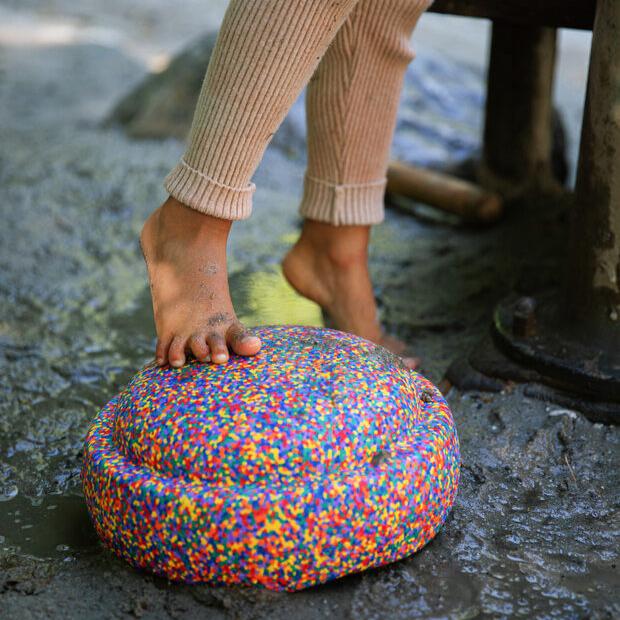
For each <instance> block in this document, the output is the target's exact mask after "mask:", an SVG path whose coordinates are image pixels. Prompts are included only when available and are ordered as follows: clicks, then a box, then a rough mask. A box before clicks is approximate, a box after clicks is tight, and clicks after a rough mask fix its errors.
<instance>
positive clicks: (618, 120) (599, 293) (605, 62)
mask: <svg viewBox="0 0 620 620" xmlns="http://www.w3.org/2000/svg"><path fill="white" fill-rule="evenodd" d="M596 6H597V9H596V18H595V22H594V33H593V38H592V53H591V56H590V74H589V77H588V94H587V98H586V108H585V112H584V119H583V126H582V134H581V146H580V154H579V169H578V172H577V187H576V201H575V202H576V204H575V209H574V218H573V231H572V243H571V260H570V262H569V264H570V269H569V274H568V279H567V280H568V308H569V310H570V312H571V314H572V315H573V318H575V319H577V320H578V321H579V323H578V325H579V326H581V327H582V328H587V329H588V330H589V331H590V332H591V333H592V335H593V336H594V337H595V338H597V339H598V341H599V342H600V343H601V344H602V346H605V347H614V346H615V347H616V349H617V350H620V2H618V0H597V3H596Z"/></svg>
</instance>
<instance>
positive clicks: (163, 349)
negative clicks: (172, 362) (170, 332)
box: [155, 338, 170, 366]
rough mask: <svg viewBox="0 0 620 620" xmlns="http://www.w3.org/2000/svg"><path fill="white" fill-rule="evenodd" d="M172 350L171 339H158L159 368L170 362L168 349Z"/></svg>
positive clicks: (156, 348) (156, 354)
mask: <svg viewBox="0 0 620 620" xmlns="http://www.w3.org/2000/svg"><path fill="white" fill-rule="evenodd" d="M169 348H170V338H165V339H163V340H162V339H160V338H158V339H157V345H156V347H155V361H156V362H157V365H158V366H164V365H165V364H166V362H167V361H168V349H169Z"/></svg>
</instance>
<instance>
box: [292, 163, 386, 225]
mask: <svg viewBox="0 0 620 620" xmlns="http://www.w3.org/2000/svg"><path fill="white" fill-rule="evenodd" d="M385 185H386V179H382V180H379V181H372V182H370V183H361V184H350V185H349V184H345V185H338V184H335V183H330V182H328V181H322V180H321V179H316V178H314V177H310V176H308V175H306V178H305V179H304V194H303V198H302V201H301V206H300V208H299V212H300V214H301V216H302V217H304V218H308V219H311V220H317V221H319V222H325V223H327V224H332V225H334V226H370V225H372V224H379V223H380V222H382V221H383V218H384V215H385V207H384V196H385Z"/></svg>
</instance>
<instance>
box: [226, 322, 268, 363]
mask: <svg viewBox="0 0 620 620" xmlns="http://www.w3.org/2000/svg"><path fill="white" fill-rule="evenodd" d="M226 341H227V342H228V344H229V346H230V348H231V349H232V350H233V351H234V352H235V353H236V354H237V355H244V356H250V355H256V354H257V353H258V352H259V351H260V347H261V341H260V338H259V337H258V336H255V335H254V334H252V332H251V331H250V330H248V329H246V328H245V327H244V326H243V325H242V324H241V323H233V324H232V325H231V326H230V327H229V328H228V331H227V332H226Z"/></svg>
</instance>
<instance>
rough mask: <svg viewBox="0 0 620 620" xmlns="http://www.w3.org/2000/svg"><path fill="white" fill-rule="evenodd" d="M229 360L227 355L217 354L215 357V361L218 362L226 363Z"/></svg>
mask: <svg viewBox="0 0 620 620" xmlns="http://www.w3.org/2000/svg"><path fill="white" fill-rule="evenodd" d="M227 358H228V356H227V355H226V353H216V354H215V355H214V356H213V359H214V360H217V361H218V362H225V361H226V359H227Z"/></svg>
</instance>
